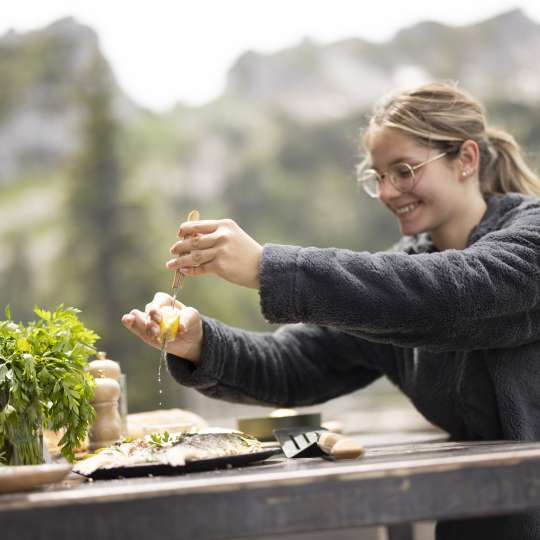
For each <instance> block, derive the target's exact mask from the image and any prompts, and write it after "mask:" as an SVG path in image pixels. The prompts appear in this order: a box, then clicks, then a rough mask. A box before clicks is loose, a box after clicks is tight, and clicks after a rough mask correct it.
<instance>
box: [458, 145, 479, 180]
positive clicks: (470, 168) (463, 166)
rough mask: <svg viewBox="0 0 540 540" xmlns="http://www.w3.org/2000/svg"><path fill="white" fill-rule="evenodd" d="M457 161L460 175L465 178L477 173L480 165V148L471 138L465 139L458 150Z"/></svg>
mask: <svg viewBox="0 0 540 540" xmlns="http://www.w3.org/2000/svg"><path fill="white" fill-rule="evenodd" d="M458 163H459V167H460V175H461V177H462V178H464V179H466V178H469V177H471V176H473V175H475V174H477V173H478V168H479V166H480V149H479V148H478V144H477V143H476V142H475V141H473V140H472V139H467V140H466V141H465V142H464V143H463V144H462V145H461V148H460V150H459V156H458Z"/></svg>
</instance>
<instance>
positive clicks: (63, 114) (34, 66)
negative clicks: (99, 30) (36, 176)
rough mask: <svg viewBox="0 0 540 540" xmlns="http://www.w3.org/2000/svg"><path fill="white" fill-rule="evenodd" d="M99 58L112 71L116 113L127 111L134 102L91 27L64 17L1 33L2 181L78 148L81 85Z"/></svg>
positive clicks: (48, 166)
mask: <svg viewBox="0 0 540 540" xmlns="http://www.w3.org/2000/svg"><path fill="white" fill-rule="evenodd" d="M96 59H97V61H98V62H100V63H101V64H102V65H103V66H104V69H106V70H107V71H108V73H109V77H110V85H111V87H112V88H114V90H115V96H116V103H115V107H116V110H117V113H118V114H119V115H121V116H126V115H129V114H130V113H131V112H132V110H133V107H134V106H133V104H132V103H131V101H130V100H129V98H127V96H126V95H125V94H124V93H123V92H122V91H121V90H120V89H119V87H118V85H117V84H116V82H115V79H114V75H113V73H112V71H111V69H110V67H109V65H108V63H107V61H106V60H105V59H104V58H103V57H102V56H101V53H100V51H99V48H98V38H97V35H96V33H95V32H94V31H93V30H92V29H90V28H88V27H87V26H84V25H81V24H79V23H77V22H76V21H75V20H74V19H72V18H66V19H62V20H59V21H57V22H55V23H53V24H51V25H50V26H47V27H46V28H44V29H41V30H37V31H34V32H29V33H24V34H18V33H16V32H14V31H10V32H8V33H7V34H5V35H4V36H2V37H0V81H1V84H0V185H1V184H5V183H7V182H10V181H13V180H15V179H17V178H20V177H21V176H26V175H28V174H32V172H36V171H39V173H40V174H43V172H44V171H50V170H52V169H54V168H56V167H58V164H59V163H60V162H61V161H62V160H64V159H65V158H66V157H68V156H69V155H71V154H72V153H73V151H74V150H76V149H77V148H78V142H79V127H78V126H79V123H80V120H81V118H80V105H79V103H78V94H79V89H80V88H79V85H80V84H81V82H82V81H83V77H84V74H85V72H86V71H87V70H88V69H89V67H90V66H91V64H92V62H94V61H95V60H96Z"/></svg>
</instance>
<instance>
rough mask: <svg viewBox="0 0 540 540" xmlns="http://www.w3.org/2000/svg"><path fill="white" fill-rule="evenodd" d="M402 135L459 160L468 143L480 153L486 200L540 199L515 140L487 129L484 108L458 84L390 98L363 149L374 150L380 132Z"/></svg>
mask: <svg viewBox="0 0 540 540" xmlns="http://www.w3.org/2000/svg"><path fill="white" fill-rule="evenodd" d="M381 127H391V128H395V129H399V130H402V131H404V132H406V133H407V134H408V135H410V136H412V137H413V138H414V139H415V140H416V141H417V142H418V143H420V144H422V145H424V146H427V147H431V148H435V149H437V150H439V151H441V152H447V155H448V156H449V157H450V158H452V157H456V156H457V155H458V154H459V151H460V148H461V145H462V143H463V142H464V141H466V140H473V141H475V142H476V143H477V144H478V147H479V150H480V165H479V178H480V189H481V191H482V193H484V194H490V193H508V192H512V191H515V192H520V193H524V194H527V195H536V196H539V195H540V179H539V178H538V176H537V175H536V174H535V173H534V172H533V171H532V170H531V169H530V168H529V167H528V165H527V164H526V163H525V160H524V158H523V155H522V152H521V149H520V147H519V145H518V143H517V142H516V140H515V139H514V137H512V135H510V134H509V133H507V132H506V131H504V130H501V129H496V128H491V127H486V115H485V112H484V109H483V107H482V105H481V104H480V103H479V102H478V101H476V100H475V99H473V98H472V97H471V96H469V95H468V94H466V93H465V92H463V91H462V90H459V89H458V88H457V86H456V85H455V84H449V83H439V82H438V83H429V84H425V85H422V86H419V87H418V88H415V89H413V90H409V91H404V92H400V93H398V94H395V95H392V96H390V97H386V98H384V99H383V100H382V101H381V102H380V103H378V104H377V105H376V106H375V110H374V112H373V116H372V118H371V120H370V122H369V126H368V128H367V130H366V132H365V133H364V136H363V145H364V147H365V148H366V149H369V137H370V132H371V131H372V130H373V129H375V128H381Z"/></svg>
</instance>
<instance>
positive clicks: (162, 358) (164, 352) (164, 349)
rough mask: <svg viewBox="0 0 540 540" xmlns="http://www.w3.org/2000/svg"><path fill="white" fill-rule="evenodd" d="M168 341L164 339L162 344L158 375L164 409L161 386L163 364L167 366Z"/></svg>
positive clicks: (160, 405)
mask: <svg viewBox="0 0 540 540" xmlns="http://www.w3.org/2000/svg"><path fill="white" fill-rule="evenodd" d="M166 345H167V340H166V339H163V340H162V342H161V349H160V351H159V365H158V373H157V382H158V392H159V407H160V408H161V407H163V403H162V401H161V398H162V395H163V388H162V386H161V364H165V362H166V359H167V347H166Z"/></svg>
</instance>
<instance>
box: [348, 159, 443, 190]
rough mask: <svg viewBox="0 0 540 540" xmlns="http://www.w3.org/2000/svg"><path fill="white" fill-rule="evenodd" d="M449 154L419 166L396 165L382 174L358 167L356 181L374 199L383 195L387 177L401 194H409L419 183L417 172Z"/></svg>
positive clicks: (400, 163)
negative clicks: (382, 187)
mask: <svg viewBox="0 0 540 540" xmlns="http://www.w3.org/2000/svg"><path fill="white" fill-rule="evenodd" d="M447 154H448V152H442V153H441V154H437V155H436V156H433V157H431V158H429V159H426V161H423V162H422V163H419V164H418V165H410V164H409V163H406V162H405V161H402V162H399V163H394V164H393V165H391V166H390V167H389V168H388V171H385V172H382V173H380V172H379V171H377V170H376V169H364V168H363V167H362V165H357V166H356V179H357V181H358V183H359V184H360V185H361V186H362V188H363V190H364V191H365V192H366V193H367V194H368V195H369V196H370V197H372V198H374V199H377V198H379V196H380V194H381V183H382V182H383V181H384V179H385V178H386V177H388V179H389V180H390V183H391V184H392V185H393V186H394V187H395V188H396V189H397V190H398V191H400V192H401V193H408V192H410V191H412V190H413V189H414V186H415V185H416V182H417V177H416V174H415V172H416V171H417V170H418V169H420V168H421V167H423V166H424V165H427V164H428V163H432V162H433V161H435V160H437V159H440V158H442V157H444V156H446V155H447Z"/></svg>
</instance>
